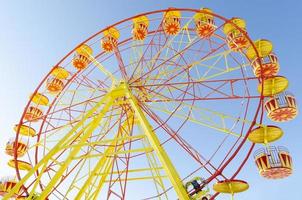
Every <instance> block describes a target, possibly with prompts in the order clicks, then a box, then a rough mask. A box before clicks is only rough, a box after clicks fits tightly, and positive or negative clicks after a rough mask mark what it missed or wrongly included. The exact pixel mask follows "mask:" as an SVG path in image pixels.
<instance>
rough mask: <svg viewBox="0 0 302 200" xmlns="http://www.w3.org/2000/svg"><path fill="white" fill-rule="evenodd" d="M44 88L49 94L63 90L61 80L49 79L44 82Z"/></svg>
mask: <svg viewBox="0 0 302 200" xmlns="http://www.w3.org/2000/svg"><path fill="white" fill-rule="evenodd" d="M46 88H47V90H48V91H49V92H51V93H58V92H61V91H62V90H63V88H64V83H63V81H62V80H61V79H58V78H54V77H50V78H49V79H48V80H47V82H46Z"/></svg>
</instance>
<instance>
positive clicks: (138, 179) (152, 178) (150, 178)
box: [105, 176, 168, 183]
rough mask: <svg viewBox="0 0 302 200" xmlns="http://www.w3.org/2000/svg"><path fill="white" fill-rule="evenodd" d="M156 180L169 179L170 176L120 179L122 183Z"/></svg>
mask: <svg viewBox="0 0 302 200" xmlns="http://www.w3.org/2000/svg"><path fill="white" fill-rule="evenodd" d="M154 178H157V179H158V178H161V179H163V178H168V176H142V177H135V178H127V179H120V181H126V180H127V181H142V180H154ZM108 182H109V180H106V181H105V183H108Z"/></svg>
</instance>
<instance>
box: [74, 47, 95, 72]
mask: <svg viewBox="0 0 302 200" xmlns="http://www.w3.org/2000/svg"><path fill="white" fill-rule="evenodd" d="M92 54H93V50H92V48H91V47H90V46H88V45H86V44H83V45H81V46H80V47H78V48H77V49H76V51H75V55H74V57H73V59H72V64H73V66H74V67H75V68H76V69H77V70H83V69H85V68H86V67H87V66H88V65H89V63H90V59H89V58H90V56H92Z"/></svg>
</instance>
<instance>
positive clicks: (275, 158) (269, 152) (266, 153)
mask: <svg viewBox="0 0 302 200" xmlns="http://www.w3.org/2000/svg"><path fill="white" fill-rule="evenodd" d="M254 158H255V162H256V165H257V167H258V170H259V174H260V175H261V176H263V177H264V178H268V179H281V178H285V177H288V176H290V175H291V174H292V171H293V166H292V158H291V156H290V154H289V152H288V150H287V149H286V148H285V147H280V146H279V147H274V146H270V147H266V148H261V149H259V150H257V151H256V152H255V154H254Z"/></svg>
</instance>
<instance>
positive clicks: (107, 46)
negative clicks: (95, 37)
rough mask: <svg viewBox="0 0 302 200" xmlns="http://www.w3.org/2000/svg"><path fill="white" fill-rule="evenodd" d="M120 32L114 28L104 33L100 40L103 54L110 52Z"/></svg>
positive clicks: (115, 45)
mask: <svg viewBox="0 0 302 200" xmlns="http://www.w3.org/2000/svg"><path fill="white" fill-rule="evenodd" d="M119 37H120V32H119V30H117V29H116V28H114V27H111V28H108V29H107V30H105V31H104V37H103V39H102V40H101V47H102V49H103V50H104V51H105V52H112V51H113V50H114V49H115V48H116V47H117V44H118V39H119Z"/></svg>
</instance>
